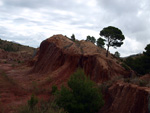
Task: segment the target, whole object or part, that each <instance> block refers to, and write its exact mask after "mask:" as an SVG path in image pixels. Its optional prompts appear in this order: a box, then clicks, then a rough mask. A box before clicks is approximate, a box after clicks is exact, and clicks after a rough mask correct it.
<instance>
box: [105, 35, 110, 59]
mask: <svg viewBox="0 0 150 113" xmlns="http://www.w3.org/2000/svg"><path fill="white" fill-rule="evenodd" d="M109 46H110V40H109V37H108V45H107V53H106V57H108V51H109Z"/></svg>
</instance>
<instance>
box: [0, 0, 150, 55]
mask: <svg viewBox="0 0 150 113" xmlns="http://www.w3.org/2000/svg"><path fill="white" fill-rule="evenodd" d="M107 26H115V27H117V28H119V29H120V30H121V31H122V32H123V34H124V35H125V40H124V44H123V45H122V46H121V47H120V48H118V49H113V48H111V49H110V51H111V52H112V53H114V52H115V51H119V52H120V53H121V56H128V55H131V54H136V53H141V52H142V51H143V50H144V48H145V46H146V45H147V44H149V43H150V0H0V38H1V39H4V40H9V41H16V42H18V43H21V44H24V45H29V46H33V47H38V46H39V45H40V43H41V41H42V40H44V39H46V38H48V37H50V36H52V35H54V34H63V35H67V36H68V37H70V36H71V35H72V34H73V33H74V34H75V37H76V38H77V39H78V40H81V39H86V36H87V35H90V36H94V37H95V38H99V37H100V36H99V32H100V31H101V30H102V29H103V28H104V27H107Z"/></svg>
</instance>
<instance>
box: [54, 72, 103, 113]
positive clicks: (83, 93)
mask: <svg viewBox="0 0 150 113" xmlns="http://www.w3.org/2000/svg"><path fill="white" fill-rule="evenodd" d="M68 87H69V88H66V87H64V86H62V88H61V90H60V91H58V93H57V95H56V104H57V105H58V106H59V107H61V108H64V110H65V111H67V112H68V113H94V112H96V111H98V110H99V109H100V108H101V107H102V106H103V104H104V100H103V98H102V94H101V92H100V90H98V88H97V87H96V85H95V84H94V82H93V81H91V80H90V79H89V78H87V77H86V76H85V74H84V71H83V70H82V69H78V70H77V71H76V72H75V73H74V74H73V75H71V78H70V80H69V81H68Z"/></svg>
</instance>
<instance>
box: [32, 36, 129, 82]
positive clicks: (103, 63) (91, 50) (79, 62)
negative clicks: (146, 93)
mask: <svg viewBox="0 0 150 113" xmlns="http://www.w3.org/2000/svg"><path fill="white" fill-rule="evenodd" d="M105 55H106V50H105V49H102V48H99V47H97V46H96V45H94V44H93V43H91V42H89V41H84V40H82V41H77V40H76V41H75V42H73V41H71V40H70V39H69V38H67V37H65V36H63V35H54V36H52V37H51V38H48V39H46V40H44V41H43V42H42V43H41V45H40V48H39V51H38V53H37V56H36V57H35V59H34V66H33V70H32V72H33V73H39V74H43V75H45V74H47V75H49V76H52V77H54V78H56V79H55V80H57V81H58V82H59V83H62V82H64V81H66V80H67V79H68V78H69V76H70V74H72V73H73V72H74V71H75V70H76V69H77V68H78V67H82V68H83V69H84V71H85V73H86V74H87V75H89V76H90V78H91V79H92V80H94V81H95V82H97V83H101V82H104V81H107V80H110V79H112V78H113V77H115V76H120V75H123V76H130V74H131V73H130V72H127V71H125V69H124V68H123V67H122V66H121V65H120V64H119V63H118V61H117V60H116V59H115V58H114V57H113V56H112V55H111V54H109V57H106V56H105Z"/></svg>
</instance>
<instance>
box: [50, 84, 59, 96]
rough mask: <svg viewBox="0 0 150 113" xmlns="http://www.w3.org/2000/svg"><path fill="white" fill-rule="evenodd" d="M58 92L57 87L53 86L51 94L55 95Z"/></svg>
mask: <svg viewBox="0 0 150 113" xmlns="http://www.w3.org/2000/svg"><path fill="white" fill-rule="evenodd" d="M57 90H58V89H57V86H56V85H53V86H52V91H51V93H52V94H55V93H56V91H57Z"/></svg>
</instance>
